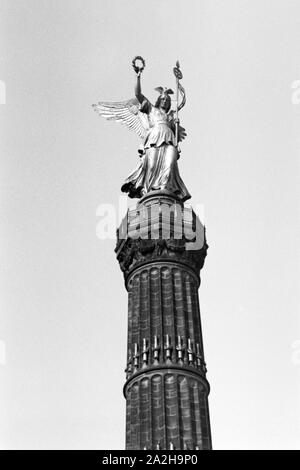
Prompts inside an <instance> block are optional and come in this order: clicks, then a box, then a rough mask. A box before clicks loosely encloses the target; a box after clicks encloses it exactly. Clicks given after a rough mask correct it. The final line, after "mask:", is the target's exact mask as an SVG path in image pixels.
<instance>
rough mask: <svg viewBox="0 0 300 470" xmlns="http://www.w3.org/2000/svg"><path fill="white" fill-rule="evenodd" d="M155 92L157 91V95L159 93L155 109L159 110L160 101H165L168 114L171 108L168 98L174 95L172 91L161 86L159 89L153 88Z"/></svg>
mask: <svg viewBox="0 0 300 470" xmlns="http://www.w3.org/2000/svg"><path fill="white" fill-rule="evenodd" d="M155 91H158V93H159V97H158V98H157V100H156V103H155V107H156V108H159V107H160V103H161V100H162V99H164V100H165V101H166V104H167V110H166V111H167V112H168V111H169V110H170V108H171V97H170V95H173V94H174V92H173V90H171V88H166V87H164V88H163V87H162V86H159V87H157V88H155Z"/></svg>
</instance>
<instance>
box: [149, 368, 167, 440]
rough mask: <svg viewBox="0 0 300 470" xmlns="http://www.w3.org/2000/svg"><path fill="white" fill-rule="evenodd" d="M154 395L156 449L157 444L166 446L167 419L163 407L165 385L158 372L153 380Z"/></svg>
mask: <svg viewBox="0 0 300 470" xmlns="http://www.w3.org/2000/svg"><path fill="white" fill-rule="evenodd" d="M151 382H152V383H151V395H152V446H153V448H154V449H155V448H156V446H157V444H159V445H160V447H161V448H162V449H163V448H164V442H165V439H164V434H165V432H164V431H165V429H164V428H165V420H164V409H163V387H162V377H161V376H160V375H159V374H157V375H154V376H153V377H152V381H151Z"/></svg>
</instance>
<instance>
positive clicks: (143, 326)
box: [139, 270, 150, 366]
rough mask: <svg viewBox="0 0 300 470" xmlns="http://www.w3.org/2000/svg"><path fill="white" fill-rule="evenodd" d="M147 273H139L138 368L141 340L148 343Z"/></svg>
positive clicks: (141, 346)
mask: <svg viewBox="0 0 300 470" xmlns="http://www.w3.org/2000/svg"><path fill="white" fill-rule="evenodd" d="M148 276H149V274H148V271H147V270H144V271H142V273H141V277H140V282H141V287H140V293H141V295H140V344H139V352H140V366H141V365H142V349H143V338H146V340H147V341H148V343H149V333H150V328H149V323H150V318H149V298H148Z"/></svg>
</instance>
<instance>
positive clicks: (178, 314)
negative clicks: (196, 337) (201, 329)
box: [173, 268, 186, 343]
mask: <svg viewBox="0 0 300 470" xmlns="http://www.w3.org/2000/svg"><path fill="white" fill-rule="evenodd" d="M173 290H174V316H175V328H176V336H178V335H180V336H181V338H182V340H183V341H184V343H186V333H185V318H184V306H183V291H182V275H181V271H180V270H179V269H177V268H176V269H173Z"/></svg>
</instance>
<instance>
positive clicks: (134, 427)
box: [130, 383, 140, 450]
mask: <svg viewBox="0 0 300 470" xmlns="http://www.w3.org/2000/svg"><path fill="white" fill-rule="evenodd" d="M130 419H131V446H130V449H131V450H136V449H139V448H140V435H139V434H140V433H139V428H140V423H139V385H138V383H135V384H133V385H132V388H131V415H130Z"/></svg>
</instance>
